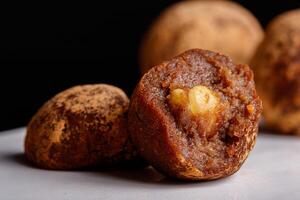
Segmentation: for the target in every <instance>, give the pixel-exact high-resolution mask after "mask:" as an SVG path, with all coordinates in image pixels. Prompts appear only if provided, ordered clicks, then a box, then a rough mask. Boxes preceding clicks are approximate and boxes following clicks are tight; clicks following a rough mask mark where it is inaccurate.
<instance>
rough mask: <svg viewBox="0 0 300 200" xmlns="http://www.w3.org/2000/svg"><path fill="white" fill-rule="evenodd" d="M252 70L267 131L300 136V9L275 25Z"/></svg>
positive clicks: (260, 48)
mask: <svg viewBox="0 0 300 200" xmlns="http://www.w3.org/2000/svg"><path fill="white" fill-rule="evenodd" d="M251 66H252V67H253V69H254V73H255V81H256V84H257V91H258V93H259V96H260V97H261V99H262V101H263V104H264V111H263V115H264V119H265V125H266V126H267V128H268V129H272V130H275V131H277V132H278V133H283V134H296V135H299V136H300V9H298V10H294V11H289V12H286V13H283V14H281V15H279V16H278V17H276V18H275V19H273V20H272V21H271V23H270V24H269V25H268V26H267V29H266V37H265V39H264V41H263V42H262V44H261V45H260V46H259V48H258V50H257V52H256V55H255V57H254V58H253V61H252V65H251Z"/></svg>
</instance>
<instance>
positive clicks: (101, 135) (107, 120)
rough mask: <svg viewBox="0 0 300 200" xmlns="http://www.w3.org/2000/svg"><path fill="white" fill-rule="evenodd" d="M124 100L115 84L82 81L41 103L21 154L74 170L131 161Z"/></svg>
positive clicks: (49, 165)
mask: <svg viewBox="0 0 300 200" xmlns="http://www.w3.org/2000/svg"><path fill="white" fill-rule="evenodd" d="M128 106H129V100H128V98H127V96H126V94H125V93H124V92H123V91H122V90H121V89H119V88H117V87H114V86H111V85H106V84H96V85H83V86H76V87H73V88H70V89H68V90H65V91H63V92H61V93H59V94H57V95H56V96H55V97H53V98H52V99H50V100H49V101H48V102H46V103H45V104H44V105H43V106H42V107H41V108H40V109H39V111H38V112H37V113H36V114H35V115H34V116H33V118H32V119H31V121H30V123H29V124H28V127H27V134H26V139H25V153H26V156H27V158H28V159H29V160H30V161H32V162H33V163H35V164H36V165H38V166H39V167H42V168H48V169H76V168H81V167H87V166H92V165H110V164H117V163H120V162H125V161H129V160H133V159H134V158H135V157H136V155H137V154H136V151H135V149H134V148H133V145H132V143H131V141H130V138H129V135H128V131H127V117H126V113H127V109H128Z"/></svg>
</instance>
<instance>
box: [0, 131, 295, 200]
mask: <svg viewBox="0 0 300 200" xmlns="http://www.w3.org/2000/svg"><path fill="white" fill-rule="evenodd" d="M24 136H25V129H23V128H21V129H14V130H10V131H5V132H2V133H0V199H7V200H9V199H22V200H23V199H108V200H110V199H169V200H170V199H174V200H175V199H230V200H232V199H264V200H265V199H272V200H274V199H299V198H300V190H299V185H300V170H299V169H300V154H299V152H300V138H299V137H292V136H280V135H271V134H261V133H260V134H259V137H258V140H257V144H256V146H255V147H254V150H253V152H252V153H251V154H250V156H249V158H248V159H247V160H246V163H245V164H244V165H243V166H242V168H241V169H240V170H239V171H238V172H237V173H236V174H234V175H233V176H231V177H228V178H225V179H221V180H216V181H210V182H196V183H189V182H177V181H173V180H169V179H166V178H164V176H162V175H160V174H158V173H157V172H155V171H154V170H152V169H151V168H146V169H139V170H117V169H115V170H102V171H101V170H99V171H77V172H75V171H73V172H70V171H47V170H41V169H37V168H33V167H31V166H30V165H28V163H27V162H26V161H25V159H24V156H23V138H24Z"/></svg>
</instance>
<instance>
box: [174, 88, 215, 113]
mask: <svg viewBox="0 0 300 200" xmlns="http://www.w3.org/2000/svg"><path fill="white" fill-rule="evenodd" d="M169 101H170V103H171V105H172V106H183V107H185V108H187V109H189V111H190V112H191V114H193V115H203V114H206V113H209V112H213V111H214V110H216V107H217V105H218V104H219V99H218V97H217V95H216V94H214V92H213V91H211V90H210V89H208V88H207V87H205V86H202V85H197V86H195V87H193V88H191V89H188V90H184V89H174V90H171V92H170V96H169Z"/></svg>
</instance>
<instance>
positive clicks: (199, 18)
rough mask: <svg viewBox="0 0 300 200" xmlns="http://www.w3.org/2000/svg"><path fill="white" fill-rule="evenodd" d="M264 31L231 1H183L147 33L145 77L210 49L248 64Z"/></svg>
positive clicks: (143, 48) (143, 50)
mask: <svg viewBox="0 0 300 200" xmlns="http://www.w3.org/2000/svg"><path fill="white" fill-rule="evenodd" d="M262 39H263V29H262V28H261V26H260V24H259V22H258V21H257V19H256V18H255V17H254V16H253V15H252V14H251V13H250V12H249V11H248V10H246V9H245V8H243V7H242V6H240V5H239V4H237V3H234V2H230V1H211V0H202V1H182V2H179V3H177V4H175V5H173V6H171V7H169V8H167V9H166V10H165V11H164V12H162V14H161V15H160V16H159V17H158V18H157V19H156V21H155V22H154V23H153V25H152V26H151V27H150V30H149V31H148V32H147V33H146V35H145V37H144V39H143V41H142V44H141V49H140V66H141V71H142V73H145V72H147V70H149V69H150V68H151V67H153V66H154V65H157V64H159V63H161V62H162V61H164V60H166V59H170V58H172V57H173V56H176V55H178V54H179V53H182V52H184V51H186V50H188V49H191V48H201V49H208V50H213V51H217V52H222V53H224V54H227V55H229V56H230V57H231V58H232V59H233V60H234V61H235V62H237V63H243V64H248V62H249V61H250V59H251V58H252V56H253V54H254V52H255V50H256V48H257V46H258V44H259V43H260V42H261V40H262Z"/></svg>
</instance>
